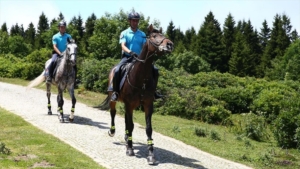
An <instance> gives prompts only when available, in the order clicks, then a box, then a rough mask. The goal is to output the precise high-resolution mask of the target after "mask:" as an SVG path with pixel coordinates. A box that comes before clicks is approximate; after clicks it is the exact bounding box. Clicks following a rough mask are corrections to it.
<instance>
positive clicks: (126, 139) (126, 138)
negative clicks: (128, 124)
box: [124, 134, 128, 142]
mask: <svg viewBox="0 0 300 169" xmlns="http://www.w3.org/2000/svg"><path fill="white" fill-rule="evenodd" d="M124 140H125V141H126V142H127V141H128V136H127V134H125V136H124Z"/></svg>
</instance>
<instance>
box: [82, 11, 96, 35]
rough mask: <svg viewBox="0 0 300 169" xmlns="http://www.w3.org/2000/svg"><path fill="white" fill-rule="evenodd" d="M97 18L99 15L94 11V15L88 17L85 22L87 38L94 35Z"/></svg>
mask: <svg viewBox="0 0 300 169" xmlns="http://www.w3.org/2000/svg"><path fill="white" fill-rule="evenodd" d="M96 19H97V17H96V15H95V14H94V13H92V15H91V16H89V17H88V18H87V20H86V22H85V34H86V38H85V39H88V38H90V37H91V36H92V35H93V33H94V29H95V21H96Z"/></svg>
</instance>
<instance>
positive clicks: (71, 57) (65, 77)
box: [28, 39, 77, 122]
mask: <svg viewBox="0 0 300 169" xmlns="http://www.w3.org/2000/svg"><path fill="white" fill-rule="evenodd" d="M76 54H77V45H76V43H75V41H74V40H73V39H71V40H70V39H68V44H67V49H66V50H65V51H64V52H63V57H62V58H58V60H57V63H58V64H57V65H58V66H57V67H56V69H57V71H56V74H55V77H54V78H53V79H52V83H46V84H47V98H48V114H49V115H52V111H51V101H50V96H51V84H53V85H55V86H57V88H58V95H57V104H58V109H57V113H58V118H59V121H60V122H64V116H63V105H64V99H63V91H64V90H65V89H66V88H67V89H68V92H69V94H70V97H71V98H72V109H71V114H70V116H69V121H70V122H73V120H74V111H75V104H76V98H75V95H74V83H75V70H74V65H75V64H76ZM50 62H51V59H49V60H48V61H47V62H46V63H45V70H46V68H47V67H48V65H49V64H50ZM45 70H44V71H43V72H42V73H41V75H40V76H38V77H37V78H35V79H34V80H33V81H31V82H30V84H29V85H28V88H32V87H35V86H37V85H39V84H41V83H42V82H43V81H45V79H46V76H45Z"/></svg>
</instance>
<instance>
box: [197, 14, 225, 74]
mask: <svg viewBox="0 0 300 169" xmlns="http://www.w3.org/2000/svg"><path fill="white" fill-rule="evenodd" d="M197 41H198V42H197V43H198V46H197V49H196V50H197V52H198V53H196V54H197V55H198V56H200V57H201V58H203V59H204V60H205V61H206V62H208V63H209V64H210V65H211V70H213V71H214V70H217V71H220V72H225V70H226V66H224V46H223V44H222V31H221V28H220V24H219V22H218V21H217V20H216V19H215V18H214V15H213V13H212V12H211V11H210V12H209V13H208V15H207V16H206V17H205V21H204V23H203V24H202V26H201V28H200V30H199V33H198V39H197Z"/></svg>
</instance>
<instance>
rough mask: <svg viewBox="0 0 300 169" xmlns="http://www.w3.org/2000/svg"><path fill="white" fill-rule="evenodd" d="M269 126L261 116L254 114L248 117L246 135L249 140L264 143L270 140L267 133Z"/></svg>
mask: <svg viewBox="0 0 300 169" xmlns="http://www.w3.org/2000/svg"><path fill="white" fill-rule="evenodd" d="M266 129H267V124H266V122H265V119H264V118H263V117H261V116H257V115H254V114H252V113H250V114H248V115H247V119H246V124H245V134H246V136H247V137H248V138H251V139H253V140H256V141H263V140H267V139H268V138H269V135H268V133H267V130H266Z"/></svg>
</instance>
